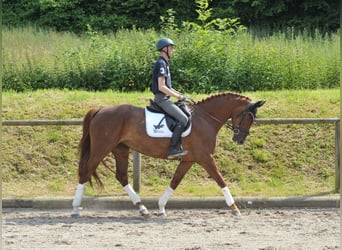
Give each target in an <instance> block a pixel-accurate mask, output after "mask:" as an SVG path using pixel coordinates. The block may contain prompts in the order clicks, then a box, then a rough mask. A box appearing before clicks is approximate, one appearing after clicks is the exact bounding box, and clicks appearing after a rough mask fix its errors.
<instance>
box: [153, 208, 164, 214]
mask: <svg viewBox="0 0 342 250" xmlns="http://www.w3.org/2000/svg"><path fill="white" fill-rule="evenodd" d="M154 215H156V216H166V212H165V208H164V207H161V208H159V211H158V212H155V213H154Z"/></svg>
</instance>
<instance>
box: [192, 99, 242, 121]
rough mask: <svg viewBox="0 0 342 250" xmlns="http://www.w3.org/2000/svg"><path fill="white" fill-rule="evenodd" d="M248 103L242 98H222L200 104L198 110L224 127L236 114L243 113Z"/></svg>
mask: <svg viewBox="0 0 342 250" xmlns="http://www.w3.org/2000/svg"><path fill="white" fill-rule="evenodd" d="M247 103H248V101H247V100H246V99H244V98H242V97H236V96H231V97H230V96H228V97H227V96H220V97H217V98H212V99H210V100H207V101H204V102H202V103H199V104H198V108H199V109H200V110H202V112H204V113H207V115H208V116H209V117H211V118H212V119H213V120H216V122H219V123H220V126H222V125H223V124H224V123H226V122H227V120H228V119H229V118H231V117H232V116H233V115H234V114H236V113H239V112H241V111H242V110H243V109H244V108H245V106H246V105H247Z"/></svg>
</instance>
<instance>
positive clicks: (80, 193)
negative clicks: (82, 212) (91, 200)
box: [72, 184, 84, 207]
mask: <svg viewBox="0 0 342 250" xmlns="http://www.w3.org/2000/svg"><path fill="white" fill-rule="evenodd" d="M83 191H84V184H78V186H77V189H76V193H75V198H74V200H73V202H72V206H73V207H79V206H81V201H82V196H83Z"/></svg>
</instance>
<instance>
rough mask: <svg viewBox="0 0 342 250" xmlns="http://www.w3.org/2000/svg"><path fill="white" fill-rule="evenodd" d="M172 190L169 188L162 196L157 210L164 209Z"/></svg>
mask: <svg viewBox="0 0 342 250" xmlns="http://www.w3.org/2000/svg"><path fill="white" fill-rule="evenodd" d="M173 191H174V190H173V189H172V188H171V187H168V188H167V189H166V191H165V192H164V194H163V195H162V196H161V197H160V198H159V201H158V205H159V208H164V207H165V205H166V203H167V201H168V200H169V198H170V196H171V194H172V193H173Z"/></svg>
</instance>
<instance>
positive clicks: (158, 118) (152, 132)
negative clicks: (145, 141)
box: [145, 108, 191, 138]
mask: <svg viewBox="0 0 342 250" xmlns="http://www.w3.org/2000/svg"><path fill="white" fill-rule="evenodd" d="M145 117H146V133H147V135H148V136H150V137H159V138H165V137H166V138H167V137H168V138H171V136H172V131H171V130H170V129H169V127H168V125H167V122H166V116H165V115H164V114H162V113H155V112H151V111H149V110H148V109H147V108H145ZM190 132H191V124H190V126H189V127H188V128H187V129H186V130H185V131H184V132H183V133H182V137H186V136H188V135H189V134H190Z"/></svg>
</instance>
